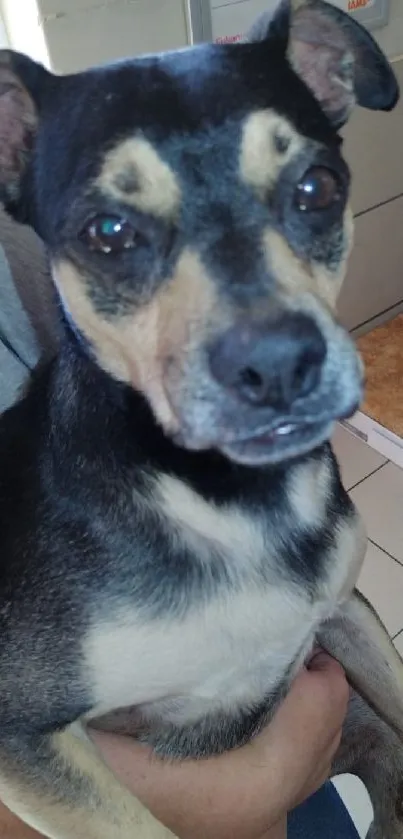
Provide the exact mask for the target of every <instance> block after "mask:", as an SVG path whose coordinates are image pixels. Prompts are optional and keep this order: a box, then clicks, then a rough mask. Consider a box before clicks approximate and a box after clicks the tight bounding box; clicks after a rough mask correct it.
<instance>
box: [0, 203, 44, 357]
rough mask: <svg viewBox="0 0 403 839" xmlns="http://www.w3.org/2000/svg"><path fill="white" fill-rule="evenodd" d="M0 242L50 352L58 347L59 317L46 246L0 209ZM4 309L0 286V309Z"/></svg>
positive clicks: (39, 336)
mask: <svg viewBox="0 0 403 839" xmlns="http://www.w3.org/2000/svg"><path fill="white" fill-rule="evenodd" d="M0 243H1V245H2V247H3V248H4V251H5V254H6V257H7V261H8V264H9V266H10V270H11V275H12V278H13V281H14V284H15V287H16V289H17V293H18V296H19V298H20V301H21V303H22V306H23V308H24V310H25V312H26V314H27V316H28V318H29V321H30V323H31V326H32V329H33V330H34V332H35V335H36V339H37V341H38V344H39V346H40V348H41V352H42V353H44V354H45V355H48V354H51V353H53V352H54V349H55V347H56V346H57V340H58V319H57V313H56V304H55V299H54V291H53V286H52V281H51V279H50V274H49V269H48V265H47V260H46V256H45V251H44V248H43V245H42V243H41V242H40V240H39V239H38V237H37V236H36V235H35V233H34V232H33V231H32V230H30V229H29V228H28V227H24V226H22V225H21V224H16V222H15V221H13V220H12V219H11V218H10V216H8V215H7V214H6V213H5V212H4V210H3V209H1V208H0ZM2 308H3V297H2V285H1V286H0V310H1V309H2Z"/></svg>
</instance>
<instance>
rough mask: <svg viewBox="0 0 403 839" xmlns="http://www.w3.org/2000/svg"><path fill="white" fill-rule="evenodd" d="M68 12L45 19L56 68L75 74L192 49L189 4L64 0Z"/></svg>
mask: <svg viewBox="0 0 403 839" xmlns="http://www.w3.org/2000/svg"><path fill="white" fill-rule="evenodd" d="M58 5H59V6H60V5H63V7H64V11H63V12H60V11H59V13H58V14H54V15H53V14H52V15H49V17H46V16H45V17H44V23H43V27H44V35H45V38H46V42H47V47H48V50H49V55H50V61H51V66H52V68H53V69H54V70H56V71H57V72H59V73H69V72H75V71H77V70H81V69H85V68H86V67H90V66H92V65H94V64H102V63H106V62H108V61H114V60H116V59H119V58H126V57H130V56H134V55H138V54H141V53H147V52H158V51H163V50H168V49H175V48H176V47H182V46H185V45H186V44H187V43H188V40H189V36H188V27H187V14H186V4H185V0H131V2H130V3H128V2H127V0H117V2H114V3H99V2H98V3H92V2H91V0H81V2H78V0H74V3H71V0H58Z"/></svg>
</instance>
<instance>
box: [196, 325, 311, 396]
mask: <svg viewBox="0 0 403 839" xmlns="http://www.w3.org/2000/svg"><path fill="white" fill-rule="evenodd" d="M325 356H326V343H325V340H324V338H323V336H322V334H321V332H320V330H319V328H318V326H317V325H316V323H315V321H314V320H313V319H312V318H310V317H309V316H308V315H305V314H299V313H292V312H291V313H286V314H283V315H282V316H281V317H280V318H279V319H277V320H276V321H275V322H274V323H270V324H262V323H259V324H238V325H237V326H233V327H231V329H229V330H228V332H226V333H225V334H224V335H223V336H221V337H220V338H219V339H218V340H217V341H216V343H215V344H214V345H213V346H212V347H211V348H210V367H211V371H212V374H213V376H214V378H215V379H216V381H218V382H219V383H220V384H221V385H224V387H226V388H229V389H231V390H232V391H235V392H236V393H237V395H238V397H239V399H241V400H242V401H243V402H245V403H248V404H249V405H255V406H272V407H273V408H277V409H287V408H290V407H291V405H292V404H293V403H294V402H295V401H296V400H297V399H301V398H303V397H305V396H308V395H309V394H310V393H312V391H314V390H315V388H316V387H317V385H318V384H319V381H320V376H321V369H322V365H323V362H324V359H325Z"/></svg>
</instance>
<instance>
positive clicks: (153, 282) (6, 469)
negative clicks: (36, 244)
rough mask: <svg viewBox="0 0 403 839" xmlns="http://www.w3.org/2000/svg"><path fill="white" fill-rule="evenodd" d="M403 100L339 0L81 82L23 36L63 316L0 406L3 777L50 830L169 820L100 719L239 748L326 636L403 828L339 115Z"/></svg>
mask: <svg viewBox="0 0 403 839" xmlns="http://www.w3.org/2000/svg"><path fill="white" fill-rule="evenodd" d="M397 97H398V91H397V86H396V81H395V78H394V76H393V73H392V71H391V69H390V67H389V65H388V63H387V62H386V59H384V57H383V56H382V54H381V53H380V51H379V49H378V47H377V46H376V45H375V43H374V41H373V40H372V38H371V37H370V36H369V35H368V34H367V33H366V32H365V31H364V30H363V29H361V28H360V27H359V26H358V25H357V24H356V23H355V22H354V21H353V20H351V19H350V18H347V17H346V16H345V15H343V14H342V12H340V11H339V10H337V9H335V8H334V7H331V6H328V5H326V4H325V3H322V2H319V0H305V2H298V3H296V4H295V6H294V8H293V9H291V8H290V4H289V3H288V2H283V3H282V4H281V6H280V8H279V10H278V12H277V13H276V15H275V17H274V19H273V20H271V21H269V20H268V19H267V18H266V19H264V20H262V21H260V22H259V24H258V26H257V28H255V30H254V31H253V32H252V34H251V36H250V38H249V40H248V41H245V42H244V43H242V44H238V45H231V46H211V45H204V46H201V47H197V48H195V49H189V50H184V51H181V52H177V53H173V54H165V55H159V56H148V57H145V58H143V59H136V60H133V61H129V62H124V63H121V64H117V65H113V66H111V67H107V68H104V69H95V70H91V71H88V72H86V73H81V74H78V75H73V76H68V77H63V78H56V77H54V76H52V75H51V74H50V73H48V72H47V71H46V70H45V69H43V68H42V67H40V66H38V65H36V64H34V63H33V62H32V61H30V60H29V59H27V58H26V57H24V56H21V55H18V54H16V53H12V52H3V53H2V54H1V56H0V183H1V195H2V199H3V201H4V204H5V206H6V207H7V208H8V210H9V211H10V212H11V213H12V214H13V215H14V216H15V217H16V218H17V219H19V220H20V221H21V222H24V223H28V224H30V225H32V226H33V227H34V228H35V230H36V231H37V232H38V233H39V235H40V236H41V237H42V238H43V240H44V241H45V242H46V244H47V246H48V249H49V254H50V260H51V264H52V270H53V276H54V281H55V285H56V288H57V292H58V295H59V299H60V303H61V311H62V312H63V315H62V316H63V319H64V321H65V330H64V332H65V337H64V342H63V346H62V348H61V350H60V353H59V355H58V357H57V358H56V360H55V361H54V363H52V364H51V365H50V366H48V367H47V368H46V369H44V370H42V371H40V372H38V375H37V377H36V379H35V381H34V382H33V384H32V386H31V387H30V389H29V392H28V393H27V394H26V395H25V397H24V398H23V399H22V400H21V401H20V403H19V404H18V405H17V406H15V407H14V408H12V409H11V410H9V411H8V412H7V413H6V414H5V415H4V416H3V418H2V420H1V423H0V462H1V472H0V533H1V589H0V639H1V641H0V644H1V656H0V795H1V797H2V799H3V800H4V801H5V803H6V804H7V805H8V806H9V807H10V808H11V809H12V810H13V811H14V812H15V813H17V814H18V815H19V816H20V817H21V818H22V819H25V821H26V822H27V823H29V824H30V825H32V826H34V827H36V828H37V829H39V830H40V831H42V832H44V833H45V835H46V836H48V837H51V839H80V837H81V839H129V837H131V836H134V835H136V836H138V837H141V839H150V837H160V836H164V835H168V831H166V830H165V828H163V827H162V826H161V825H159V824H158V823H157V822H156V821H155V820H154V819H153V818H152V817H151V815H149V814H148V813H147V812H146V811H145V809H144V808H143V807H142V806H141V805H140V804H139V802H137V801H136V800H135V799H134V798H132V797H131V796H130V795H129V793H128V792H127V791H125V790H124V789H123V788H122V787H121V786H120V785H119V784H118V782H117V781H116V780H115V779H114V778H113V776H112V775H111V773H110V772H109V771H108V770H107V768H106V767H105V766H104V765H103V763H102V761H101V760H100V759H99V757H98V755H97V754H96V752H95V749H94V748H93V747H92V746H91V745H90V743H89V741H88V740H87V737H86V734H85V724H86V723H87V722H88V721H89V720H92V721H95V720H98V723H97V724H102V725H103V726H104V727H105V728H107V727H111V726H113V727H114V728H115V729H119V730H124V731H127V730H131V731H132V732H134V731H135V732H136V734H137V736H140V737H143V738H144V739H145V740H147V741H149V742H150V743H152V744H153V745H154V747H155V749H156V750H158V751H159V752H161V753H165V754H169V755H171V756H172V755H173V756H177V757H179V758H181V757H186V756H204V755H208V754H212V753H217V752H222V751H223V750H226V749H229V748H233V747H236V746H238V745H240V744H241V743H244V742H245V741H247V740H248V739H249V738H250V737H251V736H252V735H253V734H254V733H255V732H256V731H258V730H259V729H260V728H261V726H262V725H263V724H264V723H265V722H266V721H267V720H268V719H270V716H271V715H272V714H273V712H274V710H275V709H276V707H277V705H278V703H279V701H281V699H282V697H284V695H285V694H286V692H287V690H288V687H289V685H290V682H291V680H292V679H293V677H294V676H295V674H296V672H297V671H298V669H299V668H300V667H301V665H302V664H303V662H304V661H305V660H306V658H307V657H308V656H309V655H310V653H311V651H312V649H313V646H314V644H315V643H319V644H322V646H324V647H325V648H326V649H328V650H329V651H330V652H331V653H332V654H333V655H334V656H336V657H337V658H338V659H339V660H340V661H341V662H342V664H343V666H344V667H345V669H346V671H347V673H348V676H349V679H350V681H351V684H352V686H353V687H354V688H355V689H356V691H357V693H354V695H353V698H352V702H351V709H350V713H349V716H348V720H347V723H346V730H345V737H344V740H343V744H342V747H341V750H340V755H339V758H338V760H337V762H336V765H335V772H337V771H346V770H348V771H352V772H356V773H357V774H358V775H359V776H360V777H361V778H362V779H363V780H364V782H365V783H366V784H367V787H368V789H369V791H370V793H371V796H372V801H373V804H374V810H375V821H374V824H373V826H372V829H371V837H372V839H402V837H403V821H402V812H403V808H402V786H401V784H402V780H403V749H402V743H401V740H402V737H403V666H402V662H401V660H400V658H399V656H398V655H397V653H396V652H395V650H394V648H393V646H392V644H391V642H390V641H389V639H388V637H387V634H386V632H385V630H384V628H383V627H382V625H381V624H380V622H379V620H378V619H377V617H376V615H374V614H373V612H372V610H371V608H370V607H369V605H368V604H367V603H366V602H365V601H364V600H363V598H362V597H361V596H360V595H359V594H358V593H354V594H352V591H353V588H354V584H355V581H356V579H357V575H358V572H359V568H360V564H361V561H362V557H363V554H364V550H365V538H364V535H363V532H362V527H361V525H360V522H359V518H358V515H357V513H356V511H355V510H354V508H353V505H352V503H351V502H350V500H349V498H348V496H347V495H346V493H345V492H344V490H343V487H342V485H341V483H340V478H339V473H338V469H337V465H336V463H335V460H334V457H333V455H332V452H331V450H330V447H329V445H328V444H327V443H326V440H327V439H328V438H329V436H330V433H331V430H332V427H333V424H334V422H335V421H336V420H337V419H338V418H340V417H343V416H347V415H348V414H350V413H351V412H352V411H353V410H354V409H355V406H356V405H357V403H358V402H359V401H360V399H361V395H362V371H361V366H360V363H359V361H358V358H357V356H356V352H355V349H354V346H353V344H352V342H351V341H350V338H349V337H348V335H347V334H346V333H345V331H344V330H343V329H342V328H341V326H340V325H339V324H338V323H337V320H336V319H335V315H334V306H335V301H336V298H337V293H338V290H339V287H340V284H341V281H342V278H343V275H344V271H345V264H346V259H347V256H348V253H349V249H350V246H351V233H352V224H351V212H350V210H349V208H348V188H349V175H348V170H347V167H346V164H345V163H344V162H343V159H342V157H341V139H340V137H339V135H338V133H337V132H338V129H339V127H340V126H341V125H343V124H344V123H345V122H346V120H347V118H348V116H349V114H350V112H351V110H352V108H353V106H354V104H355V102H358V104H360V105H362V106H365V107H368V108H372V109H383V110H388V109H390V108H392V107H393V106H394V104H395V102H396V101H397ZM312 167H322V168H321V169H320V171H319V174H318V170H317V169H316V170H315V172H313V173H312ZM323 167H324V168H325V173H323ZM306 172H310V175H309V176H308V179H306V178H305V173H306ZM332 173H333V174H332ZM368 176H369V177H370V173H368ZM310 178H311V179H312V178H313V179H314V180H313V186H312V180H310ZM315 178H319V182H317V181H315ZM323 178H324V181H323ZM304 179H305V181H304ZM329 179H330V180H329ZM304 182H305V191H304V190H301V188H300V186H299V185H301V184H303V183H304ZM335 184H336V186H337V189H336V192H335V191H334V190H335ZM311 187H312V188H313V201H315V200H316V198H315V195H316V194H315V188H316V187H317V188H318V193H319V200H323V204H322V208H320V207H318V206H316V207H312V206H311V207H310V206H308V207H307V209H304V206H303V201H302V204H301V201H300V199H299V198H298V196H300V197H301V196H302V195H304V196H305V198H306V199H307V201H308V205H309V200H310V199H311V197H312V193H311V192H310V188H311ZM322 190H323V193H322ZM329 191H330V192H329ZM329 195H330V199H329ZM316 197H317V196H316ZM305 198H304V200H305ZM328 199H329V200H328ZM100 215H101V216H105V215H106V216H107V218H106V219H103V220H99V219H98V221H95V222H94V219H95V218H96V217H98V216H100ZM110 216H112V217H114V218H112V219H109V217H110ZM114 219H115V220H114ZM117 219H122V221H121V222H119V221H117ZM119 237H120V238H119ZM296 359H297V360H298V364H297V362H296ZM290 371H291V372H290ZM238 374H239V375H238ZM263 385H264V387H263ZM262 387H263V390H261V388H262ZM124 708H129V709H130V710H129V711H122V710H120V709H124ZM114 712H116V713H114ZM99 720H101V723H99Z"/></svg>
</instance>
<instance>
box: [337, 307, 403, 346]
mask: <svg viewBox="0 0 403 839" xmlns="http://www.w3.org/2000/svg"><path fill="white" fill-rule="evenodd" d="M402 303H403V299H402V300H396V303H393V306H388V307H387V309H382V312H377V314H376V315H372V317H370V318H367V320H363V321H362V323H357V326H353V328H352V329H351V330H350V332H351V333H352V335H353V337H354V333H355V332H356V331H358V330H359V329H362V328H363V327H364V326H367V324H368V323H372V321H375V320H376V319H377V318H381V317H383V315H387V314H388V312H392V311H393V310H394V309H398V308H399V306H401V304H402ZM358 337H360V336H358Z"/></svg>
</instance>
